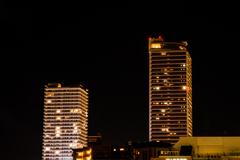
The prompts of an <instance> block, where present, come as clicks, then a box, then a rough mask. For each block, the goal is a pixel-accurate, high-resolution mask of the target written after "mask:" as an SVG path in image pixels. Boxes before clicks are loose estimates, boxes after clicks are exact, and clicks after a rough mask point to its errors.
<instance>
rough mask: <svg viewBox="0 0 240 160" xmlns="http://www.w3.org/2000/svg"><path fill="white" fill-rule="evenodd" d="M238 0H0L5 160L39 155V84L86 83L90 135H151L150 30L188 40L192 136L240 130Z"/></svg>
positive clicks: (114, 139)
mask: <svg viewBox="0 0 240 160" xmlns="http://www.w3.org/2000/svg"><path fill="white" fill-rule="evenodd" d="M235 5H236V4H230V3H228V4H226V3H224V4H220V1H218V3H215V4H212V3H210V1H206V2H204V1H199V2H198V1H194V2H190V3H189V2H188V1H183V0H178V1H167V0H165V1H154V0H151V1H136V2H129V1H124V0H122V1H111V2H107V1H94V0H93V1H87V2H84V1H44V0H43V1H26V0H23V1H10V0H9V1H3V0H1V1H0V14H1V16H0V18H1V21H0V24H1V32H0V34H1V35H0V37H1V41H2V42H1V43H0V47H1V50H0V53H1V63H0V67H1V76H0V77H1V96H0V98H1V99H0V100H1V101H0V102H1V103H0V108H1V111H0V123H1V133H0V134H1V138H2V140H1V143H0V147H1V150H0V153H1V159H2V160H12V159H16V158H17V159H18V160H19V159H20V160H41V156H42V155H41V153H42V132H43V98H44V85H46V84H47V83H61V84H62V86H69V85H70V84H82V85H83V87H84V88H86V89H89V135H97V134H98V133H101V135H102V138H103V144H125V143H127V141H130V140H131V141H134V142H139V141H141V142H143V141H146V140H148V107H149V106H148V104H149V102H148V86H149V84H148V76H149V73H148V70H149V68H148V67H149V64H148V63H149V62H148V60H149V58H148V37H158V36H159V35H161V36H162V37H163V39H164V40H165V41H187V42H188V51H189V53H190V55H191V57H192V63H193V69H192V70H193V135H194V136H205V135H209V136H224V135H225V136H236V135H237V136H239V135H240V123H239V122H240V121H239V111H240V109H239V107H240V105H239V89H240V84H239V56H238V55H239V51H238V47H237V46H238V44H237V42H238V34H239V24H238V14H239V13H237V12H236V10H235V9H234V6H235Z"/></svg>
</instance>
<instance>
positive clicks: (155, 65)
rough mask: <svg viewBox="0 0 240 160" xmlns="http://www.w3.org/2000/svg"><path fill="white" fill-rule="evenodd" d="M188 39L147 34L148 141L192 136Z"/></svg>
mask: <svg viewBox="0 0 240 160" xmlns="http://www.w3.org/2000/svg"><path fill="white" fill-rule="evenodd" d="M186 47H187V42H186V41H181V42H165V41H163V39H162V38H161V37H159V38H156V39H155V38H149V141H157V142H159V141H165V142H168V143H171V144H175V143H176V142H177V141H178V140H179V137H187V136H192V60H191V57H190V55H189V53H188V51H187V49H186Z"/></svg>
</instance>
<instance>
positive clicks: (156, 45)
mask: <svg viewBox="0 0 240 160" xmlns="http://www.w3.org/2000/svg"><path fill="white" fill-rule="evenodd" d="M151 48H161V45H160V44H159V43H155V44H154V43H153V44H152V46H151Z"/></svg>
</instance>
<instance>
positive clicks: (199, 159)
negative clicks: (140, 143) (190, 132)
mask: <svg viewBox="0 0 240 160" xmlns="http://www.w3.org/2000/svg"><path fill="white" fill-rule="evenodd" d="M173 148H174V151H168V152H166V153H164V154H163V155H160V156H156V157H151V160H240V137H180V139H179V141H178V142H177V143H176V144H175V145H174V146H173Z"/></svg>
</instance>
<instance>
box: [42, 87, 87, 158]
mask: <svg viewBox="0 0 240 160" xmlns="http://www.w3.org/2000/svg"><path fill="white" fill-rule="evenodd" d="M87 135H88V90H86V89H83V87H82V86H81V85H71V86H70V87H61V84H59V83H49V84H48V85H46V86H45V92H44V122H43V157H42V158H43V159H45V160H57V159H58V160H60V159H62V160H72V149H74V148H83V147H87Z"/></svg>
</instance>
